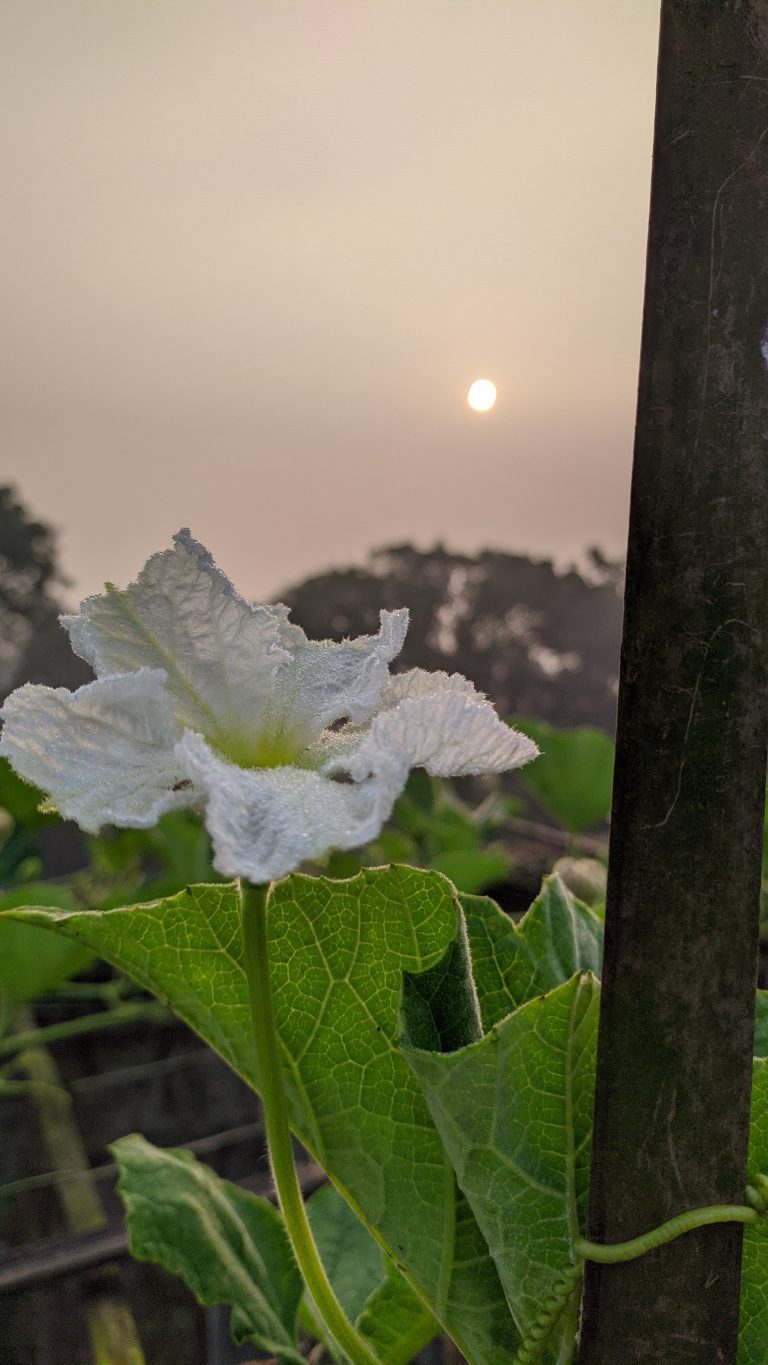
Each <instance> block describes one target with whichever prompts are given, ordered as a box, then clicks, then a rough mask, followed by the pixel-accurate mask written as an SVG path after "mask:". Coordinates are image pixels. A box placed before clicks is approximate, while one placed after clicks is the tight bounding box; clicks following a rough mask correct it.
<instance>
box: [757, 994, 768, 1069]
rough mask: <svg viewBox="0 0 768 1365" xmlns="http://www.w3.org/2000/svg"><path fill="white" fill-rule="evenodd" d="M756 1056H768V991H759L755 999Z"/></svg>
mask: <svg viewBox="0 0 768 1365" xmlns="http://www.w3.org/2000/svg"><path fill="white" fill-rule="evenodd" d="M754 1053H755V1056H756V1057H768V991H758V992H757V995H756V999H755V1046H754Z"/></svg>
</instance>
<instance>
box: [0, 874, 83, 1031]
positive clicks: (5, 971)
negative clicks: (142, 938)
mask: <svg viewBox="0 0 768 1365" xmlns="http://www.w3.org/2000/svg"><path fill="white" fill-rule="evenodd" d="M75 904H76V902H75V899H74V897H73V896H72V894H71V892H69V891H68V890H67V888H66V887H63V886H51V885H46V884H45V883H44V882H38V883H34V884H30V885H26V886H18V887H15V888H14V890H13V891H6V892H5V893H4V894H0V911H3V910H13V909H16V908H17V907H20V906H25V905H48V906H54V907H56V908H57V909H61V910H67V909H71V908H74V906H75ZM92 960H93V953H91V952H89V951H88V949H87V948H85V947H83V946H82V945H81V944H79V943H71V942H70V941H69V940H67V939H66V938H62V937H61V935H60V934H53V933H51V931H50V930H49V929H42V928H38V927H37V926H34V925H31V924H19V923H17V922H16V921H14V920H11V919H2V920H0V999H4V1000H7V1001H8V1002H9V1003H10V1004H11V1005H22V1004H23V1003H24V1002H25V1001H26V1000H34V999H36V997H37V996H38V995H42V994H43V992H44V991H49V990H51V989H52V988H53V987H54V986H58V985H59V984H60V983H61V982H62V981H67V980H68V979H69V977H70V976H75V974H76V973H77V972H81V971H82V970H83V968H84V967H87V966H88V963H89V962H91V961H92Z"/></svg>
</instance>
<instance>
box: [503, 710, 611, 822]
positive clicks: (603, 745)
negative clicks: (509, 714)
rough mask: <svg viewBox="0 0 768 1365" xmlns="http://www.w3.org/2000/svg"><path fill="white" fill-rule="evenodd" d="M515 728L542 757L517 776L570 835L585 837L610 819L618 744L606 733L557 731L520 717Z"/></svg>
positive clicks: (582, 729) (584, 728) (583, 729)
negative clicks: (532, 743)
mask: <svg viewBox="0 0 768 1365" xmlns="http://www.w3.org/2000/svg"><path fill="white" fill-rule="evenodd" d="M513 723H514V725H515V726H516V727H517V728H519V729H520V730H523V731H524V733H525V734H526V735H530V737H531V739H533V740H535V741H536V743H537V744H538V746H539V748H540V750H541V753H540V755H539V757H538V758H537V759H536V762H535V763H529V764H528V766H527V767H526V768H522V769H521V770H520V773H519V774H518V776H519V780H520V781H521V782H522V783H523V785H524V786H525V787H527V789H528V791H530V792H531V794H532V795H533V796H535V798H536V800H537V801H538V802H539V804H540V805H542V806H543V807H544V809H545V810H547V811H549V813H550V815H553V816H554V817H555V819H556V820H557V821H558V822H559V823H560V824H561V825H562V826H563V829H567V830H568V831H569V833H570V834H583V832H584V830H586V829H590V828H592V826H593V825H599V824H602V823H603V821H605V820H607V819H608V816H609V814H610V810H611V783H612V781H613V749H614V746H613V742H612V741H611V740H610V739H609V738H608V736H607V735H606V734H604V733H603V731H602V730H595V729H592V728H591V727H590V726H586V725H583V726H579V727H578V728H577V729H575V730H557V729H555V727H554V726H552V725H547V724H546V723H545V721H542V720H532V719H531V718H530V717H528V716H522V717H521V716H517V717H516V718H515V720H514V722H513Z"/></svg>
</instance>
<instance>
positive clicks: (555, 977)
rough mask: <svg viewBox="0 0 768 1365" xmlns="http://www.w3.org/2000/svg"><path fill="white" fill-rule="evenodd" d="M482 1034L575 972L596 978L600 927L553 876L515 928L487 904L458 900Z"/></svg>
mask: <svg viewBox="0 0 768 1365" xmlns="http://www.w3.org/2000/svg"><path fill="white" fill-rule="evenodd" d="M462 905H463V907H464V916H465V918H466V922H467V932H468V934H469V941H470V946H471V949H472V964H473V969H474V977H475V984H476V986H477V993H478V997H479V1000H480V1012H481V1014H482V1017H483V1025H484V1027H485V1028H486V1029H489V1028H492V1027H493V1025H494V1024H497V1023H499V1021H500V1020H502V1019H504V1018H506V1016H507V1015H508V1014H510V1013H511V1011H512V1010H515V1009H518V1007H519V1006H520V1005H524V1004H525V1003H526V1001H527V1000H533V998H534V997H535V996H537V995H543V994H544V992H545V991H549V990H551V989H552V988H553V986H559V985H561V984H562V983H563V982H564V981H568V980H570V978H571V977H572V976H573V975H574V974H575V973H576V972H593V973H594V975H595V976H599V975H600V963H601V959H602V951H603V923H602V920H601V919H600V916H599V915H597V914H596V913H595V911H594V910H591V909H590V908H589V906H587V905H583V904H582V902H581V901H578V900H576V897H575V896H574V895H573V894H572V893H571V892H570V891H569V890H568V888H567V887H566V885H565V883H564V882H562V881H561V880H560V878H559V877H558V876H556V875H552V876H549V877H545V878H544V881H543V883H542V888H541V891H540V893H539V895H538V896H537V897H536V900H535V901H534V902H533V905H532V906H531V908H530V910H528V911H527V912H526V914H525V915H524V916H523V918H522V919H521V920H520V921H519V923H517V924H515V922H514V921H513V920H511V919H510V918H509V916H508V915H505V914H504V913H503V912H502V911H501V910H500V909H499V907H498V906H497V905H495V904H494V902H493V901H491V900H487V899H483V898H481V897H479V896H462Z"/></svg>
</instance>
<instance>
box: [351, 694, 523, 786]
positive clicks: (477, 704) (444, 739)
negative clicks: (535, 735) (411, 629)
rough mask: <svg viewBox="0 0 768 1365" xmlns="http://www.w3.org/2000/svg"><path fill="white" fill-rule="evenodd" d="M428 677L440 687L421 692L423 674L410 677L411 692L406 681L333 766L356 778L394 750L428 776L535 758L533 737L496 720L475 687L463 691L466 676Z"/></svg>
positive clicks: (487, 769)
mask: <svg viewBox="0 0 768 1365" xmlns="http://www.w3.org/2000/svg"><path fill="white" fill-rule="evenodd" d="M419 671H420V670H416V669H415V670H414V673H417V672H419ZM403 676H404V678H406V679H407V678H408V676H409V675H408V674H405V675H403ZM427 676H433V677H437V678H438V679H439V680H440V681H439V684H438V687H439V690H437V691H435V692H434V693H432V695H430V694H429V693H428V692H426V690H422V688H424V689H425V688H426V682H425V680H424V679H423V678H415V679H412V682H411V684H410V687H411V688H412V694H411V695H408V691H407V685H406V688H405V691H406V695H404V696H403V697H402V699H401V700H400V701H397V702H396V703H395V705H393V706H385V707H384V708H383V709H382V710H381V711H379V712H378V714H377V715H376V716H374V718H373V720H372V721H371V724H370V726H368V727H367V729H366V730H364V731H363V732H362V735H361V741H360V744H359V745H358V747H357V749H356V750H355V752H354V753H353V754H351V755H350V754H347V755H344V756H343V757H340V759H339V760H338V763H337V766H338V764H343V766H344V767H346V768H348V770H349V773H350V775H351V776H352V778H353V779H354V780H355V781H357V782H359V781H362V780H363V779H364V778H365V777H366V776H367V775H368V774H376V773H377V772H378V771H380V770H382V769H383V768H384V767H386V766H387V765H389V764H391V762H392V756H393V754H394V755H399V756H400V757H401V759H402V760H403V761H406V762H407V764H408V766H409V767H411V768H426V770H427V772H428V773H431V774H432V776H433V777H467V776H470V775H479V774H481V773H499V772H506V771H508V770H509V769H510V768H520V767H522V766H523V764H524V763H530V761H531V759H533V758H535V757H536V755H537V754H538V752H539V751H538V749H537V747H536V745H535V744H534V743H533V740H530V739H528V737H527V735H523V734H521V733H520V732H519V731H518V730H513V729H512V728H511V727H510V726H509V725H506V724H505V723H504V721H502V720H500V719H499V717H498V716H497V714H496V712H495V711H494V709H493V707H492V705H491V703H490V702H489V701H486V700H485V698H484V697H481V696H480V694H479V693H476V692H475V691H474V688H472V689H471V691H469V692H468V691H467V688H466V685H465V684H466V679H465V678H461V677H460V675H459V674H453V675H452V677H448V676H447V675H446V674H437V675H427ZM395 681H399V680H395ZM448 684H450V686H449V685H448ZM470 687H471V684H470Z"/></svg>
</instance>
